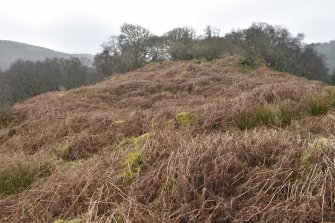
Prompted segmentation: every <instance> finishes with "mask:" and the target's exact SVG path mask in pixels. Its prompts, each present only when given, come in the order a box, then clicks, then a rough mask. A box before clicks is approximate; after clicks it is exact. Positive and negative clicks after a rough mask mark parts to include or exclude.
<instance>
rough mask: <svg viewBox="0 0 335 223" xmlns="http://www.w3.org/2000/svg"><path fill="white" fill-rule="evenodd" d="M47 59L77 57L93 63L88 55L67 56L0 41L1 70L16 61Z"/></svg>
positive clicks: (48, 50) (52, 51) (27, 45)
mask: <svg viewBox="0 0 335 223" xmlns="http://www.w3.org/2000/svg"><path fill="white" fill-rule="evenodd" d="M48 57H49V58H52V57H57V58H70V57H78V58H85V59H88V60H91V61H93V55H90V54H67V53H62V52H57V51H54V50H50V49H47V48H43V47H38V46H33V45H29V44H25V43H18V42H14V41H8V40H0V69H2V70H6V69H8V68H9V66H10V64H12V63H13V62H15V61H16V60H18V59H22V60H30V61H38V60H44V59H46V58H48Z"/></svg>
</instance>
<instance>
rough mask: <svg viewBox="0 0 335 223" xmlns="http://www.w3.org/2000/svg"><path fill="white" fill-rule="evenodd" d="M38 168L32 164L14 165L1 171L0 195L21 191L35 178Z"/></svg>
mask: <svg viewBox="0 0 335 223" xmlns="http://www.w3.org/2000/svg"><path fill="white" fill-rule="evenodd" d="M36 175H37V170H36V169H35V168H33V167H32V166H27V165H14V166H10V167H8V168H6V169H3V170H1V171H0V197H3V196H5V195H10V194H15V193H19V192H21V191H22V190H24V189H26V188H27V187H29V186H30V185H31V184H32V183H33V182H34V180H35V177H36Z"/></svg>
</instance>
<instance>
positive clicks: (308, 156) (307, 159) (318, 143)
mask: <svg viewBox="0 0 335 223" xmlns="http://www.w3.org/2000/svg"><path fill="white" fill-rule="evenodd" d="M329 143H330V141H329V140H328V139H327V138H323V137H321V138H317V139H315V140H314V142H313V143H311V144H309V145H308V148H307V149H306V150H305V151H304V152H303V154H302V156H301V163H302V164H309V163H311V162H312V161H313V159H314V158H315V156H316V155H317V153H318V152H320V150H321V149H323V148H324V147H326V146H328V145H329Z"/></svg>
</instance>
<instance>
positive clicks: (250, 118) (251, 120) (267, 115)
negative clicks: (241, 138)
mask: <svg viewBox="0 0 335 223" xmlns="http://www.w3.org/2000/svg"><path fill="white" fill-rule="evenodd" d="M295 116H296V114H295V113H294V112H293V111H292V110H290V109H289V108H288V107H286V106H281V107H280V108H275V107H273V106H270V105H266V106H259V107H256V108H255V109H254V110H253V111H252V112H251V113H249V114H242V115H240V116H239V118H238V119H237V120H236V124H237V127H238V128H239V129H241V130H245V129H252V128H255V127H257V126H262V125H265V126H271V125H272V126H274V125H279V126H286V125H289V124H291V121H292V119H293V118H294V117H295Z"/></svg>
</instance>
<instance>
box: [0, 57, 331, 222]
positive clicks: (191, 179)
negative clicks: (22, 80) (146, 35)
mask: <svg viewBox="0 0 335 223" xmlns="http://www.w3.org/2000/svg"><path fill="white" fill-rule="evenodd" d="M234 61H235V58H225V59H222V60H218V61H215V62H208V63H207V62H206V63H202V62H199V63H193V62H162V63H157V64H154V65H153V66H147V67H145V68H143V69H140V70H137V71H134V72H131V73H128V74H125V75H120V76H117V78H115V77H113V78H110V79H108V80H106V81H104V82H102V83H99V84H97V85H94V86H89V87H82V88H78V89H74V90H70V91H67V92H61V93H59V92H58V93H57V92H51V93H46V94H43V95H40V96H37V97H34V98H31V99H29V100H26V101H24V102H22V103H19V104H16V105H15V106H14V107H13V108H12V113H13V114H14V115H15V117H16V118H15V122H11V123H8V125H6V127H5V128H3V129H1V130H0V172H1V173H5V172H4V171H6V170H9V169H10V168H11V167H13V166H14V167H15V166H17V165H19V164H20V163H24V164H28V163H29V164H30V165H29V166H30V167H31V168H32V169H33V170H38V171H37V172H34V177H33V178H32V181H31V182H29V184H25V185H24V187H19V190H15V191H12V192H11V193H7V192H6V193H3V195H2V196H1V197H0V222H74V220H76V221H77V220H78V221H83V222H332V221H335V211H334V210H335V209H334V207H335V197H334V191H335V176H334V173H335V165H334V159H335V147H334V143H333V141H334V136H333V133H334V132H335V118H334V114H335V113H334V111H333V107H332V106H333V105H331V104H329V103H327V106H328V107H327V111H322V113H319V114H318V116H311V115H310V114H311V113H310V109H311V104H310V102H311V98H312V99H313V101H315V100H316V101H317V99H318V98H319V99H320V98H321V99H322V98H325V97H328V98H331V99H332V100H333V99H334V95H335V94H334V93H333V89H332V88H330V87H325V86H324V85H323V84H322V83H320V82H316V81H307V80H305V79H303V78H298V77H295V76H291V75H289V74H283V73H278V72H274V71H272V70H270V69H268V68H266V67H258V68H254V69H249V70H248V72H247V73H240V72H239V71H238V70H237V69H236V68H235V67H234V66H232V64H234ZM60 94H62V96H60ZM327 101H328V99H327ZM329 101H331V100H329ZM313 103H314V102H313ZM322 103H323V102H320V103H319V104H322ZM313 109H314V108H313ZM178 114H183V117H184V118H185V117H186V116H185V114H187V120H189V119H188V118H189V116H190V117H192V124H189V122H188V121H187V123H188V124H182V123H181V121H180V120H184V118H182V119H179V118H178V117H176V115H178ZM313 114H314V112H313ZM313 114H312V115H313ZM193 118H194V119H193ZM178 119H179V120H178ZM193 120H196V121H194V122H193ZM243 122H244V124H246V126H245V127H241V126H240V125H242V124H243ZM249 122H250V123H251V124H250V123H249ZM241 123H242V124H241ZM241 129H242V130H241ZM13 174H15V172H13ZM13 179H14V178H13ZM0 185H1V182H0Z"/></svg>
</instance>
